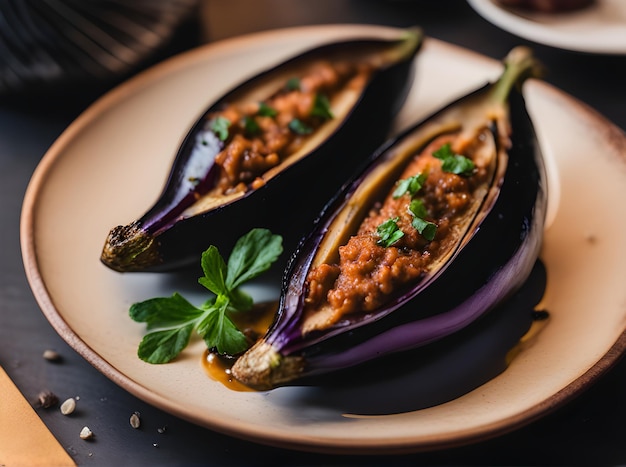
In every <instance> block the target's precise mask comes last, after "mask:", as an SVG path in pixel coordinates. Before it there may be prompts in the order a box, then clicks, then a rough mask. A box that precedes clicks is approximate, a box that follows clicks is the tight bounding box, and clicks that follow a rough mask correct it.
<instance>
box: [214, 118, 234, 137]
mask: <svg viewBox="0 0 626 467" xmlns="http://www.w3.org/2000/svg"><path fill="white" fill-rule="evenodd" d="M229 127H230V120H228V119H227V118H226V117H217V118H215V119H214V120H213V121H212V122H211V125H210V127H209V128H210V129H211V131H212V132H213V133H215V134H216V135H217V137H218V138H219V139H220V140H222V141H226V139H227V138H228V128H229Z"/></svg>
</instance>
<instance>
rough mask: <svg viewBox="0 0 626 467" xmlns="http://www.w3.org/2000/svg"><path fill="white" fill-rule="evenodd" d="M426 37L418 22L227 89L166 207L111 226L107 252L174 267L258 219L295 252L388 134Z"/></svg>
mask: <svg viewBox="0 0 626 467" xmlns="http://www.w3.org/2000/svg"><path fill="white" fill-rule="evenodd" d="M421 44H422V33H421V30H419V29H418V28H410V29H406V30H401V31H398V34H397V37H393V38H384V39H379V38H363V39H354V40H349V41H345V42H334V43H329V44H325V45H322V46H319V47H316V48H314V49H311V50H308V51H306V52H304V53H302V54H299V55H298V56H295V57H293V58H291V59H288V60H286V61H284V62H282V63H280V64H279V65H277V66H273V67H271V68H269V69H267V70H265V71H263V72H261V73H259V74H258V75H256V76H254V77H253V78H250V79H249V80H247V81H245V82H244V83H242V84H240V85H238V86H236V87H235V88H233V89H232V90H231V91H229V92H227V93H226V94H225V95H223V96H222V97H221V98H219V99H218V100H217V101H215V102H214V103H213V104H211V106H210V107H209V108H208V109H207V111H206V112H204V113H203V115H202V116H201V117H200V118H199V119H198V120H197V121H196V123H195V124H194V125H193V126H192V128H191V129H190V131H189V132H188V134H187V135H186V137H185V139H184V140H183V142H182V144H181V146H180V148H179V150H178V152H177V154H176V157H175V159H174V162H173V165H172V169H171V171H170V174H169V177H168V180H167V182H166V184H165V187H164V189H163V191H162V193H161V195H160V196H159V197H158V199H157V200H156V202H155V203H154V205H153V206H152V207H151V208H149V209H148V210H147V212H146V213H145V214H143V215H142V216H141V217H140V218H139V219H137V220H135V221H132V222H130V223H129V224H126V225H120V226H117V227H114V228H113V229H111V231H110V233H109V235H108V237H107V238H106V240H105V245H104V247H103V249H102V253H101V261H102V262H103V263H104V264H105V265H106V266H108V267H109V268H111V269H113V270H116V271H119V272H131V271H161V270H171V269H175V268H178V267H181V266H185V265H187V264H190V263H193V262H196V261H197V259H198V257H199V255H200V254H201V253H202V251H204V250H205V249H206V248H207V247H208V246H209V245H215V246H217V247H218V248H220V249H222V248H223V249H224V250H228V249H230V248H232V246H233V245H234V242H235V240H236V239H237V238H239V237H240V236H241V235H242V234H244V233H245V232H247V231H248V230H250V229H251V228H258V227H265V228H268V229H270V230H272V231H273V232H275V233H277V234H281V235H283V237H284V239H285V242H284V244H285V248H286V249H289V248H290V249H294V248H295V246H296V245H297V244H298V242H299V241H300V239H301V238H302V237H303V236H304V235H306V234H307V233H308V232H309V231H310V230H311V228H312V225H313V222H314V220H315V215H316V214H317V213H318V212H319V211H320V210H321V208H322V207H323V206H324V204H326V203H327V202H328V200H329V199H330V198H331V197H332V195H333V194H334V193H335V192H336V191H337V190H338V189H339V188H340V187H341V186H342V184H343V183H345V181H346V180H347V179H348V178H349V177H350V174H351V173H353V172H354V167H355V166H358V165H361V164H362V163H363V160H364V158H366V157H367V154H370V153H371V151H372V150H373V149H375V148H376V147H377V146H378V145H380V144H381V143H382V142H383V141H384V140H385V139H386V138H387V136H388V131H389V130H390V127H391V124H392V122H393V117H394V115H395V113H396V112H397V111H398V110H399V108H400V106H401V104H402V103H403V101H404V99H405V97H406V95H407V93H408V89H409V86H410V84H411V82H412V76H413V70H414V67H413V58H414V57H415V55H416V54H417V53H418V51H419V49H420V47H421ZM372 115H376V118H374V119H373V118H372ZM287 200H289V203H286V201H287ZM285 204H290V205H293V204H295V205H296V207H297V209H295V210H291V211H290V212H289V213H287V212H286V209H285Z"/></svg>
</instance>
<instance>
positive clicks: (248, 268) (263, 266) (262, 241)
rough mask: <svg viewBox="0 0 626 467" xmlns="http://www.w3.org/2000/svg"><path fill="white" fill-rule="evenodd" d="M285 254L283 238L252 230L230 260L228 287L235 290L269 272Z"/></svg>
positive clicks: (240, 240)
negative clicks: (273, 264) (275, 262)
mask: <svg viewBox="0 0 626 467" xmlns="http://www.w3.org/2000/svg"><path fill="white" fill-rule="evenodd" d="M282 252H283V245H282V238H281V236H280V235H273V234H272V233H271V232H270V231H269V230H267V229H252V230H251V231H250V232H248V233H247V234H246V235H244V236H243V237H241V238H240V239H239V240H238V241H237V243H236V244H235V247H234V248H233V252H232V253H231V254H230V258H228V275H227V276H226V286H227V287H228V289H230V290H233V289H235V288H236V287H239V286H240V285H241V284H242V283H243V282H247V281H249V280H251V279H254V278H255V277H257V276H259V275H260V274H262V273H263V272H265V271H267V270H268V269H269V268H270V266H271V265H272V263H274V261H276V260H277V259H278V257H279V256H280V255H281V253H282Z"/></svg>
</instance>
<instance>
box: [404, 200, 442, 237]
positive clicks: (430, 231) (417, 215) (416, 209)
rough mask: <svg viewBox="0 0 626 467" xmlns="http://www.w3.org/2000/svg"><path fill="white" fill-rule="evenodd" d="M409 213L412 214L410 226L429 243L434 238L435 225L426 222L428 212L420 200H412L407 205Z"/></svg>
mask: <svg viewBox="0 0 626 467" xmlns="http://www.w3.org/2000/svg"><path fill="white" fill-rule="evenodd" d="M409 211H410V212H411V214H413V216H414V217H413V221H412V222H411V225H412V226H413V227H414V228H415V230H417V231H418V232H419V233H420V234H421V235H422V236H423V237H424V238H425V239H426V240H428V241H431V240H432V239H433V238H435V234H436V233H437V224H435V223H433V222H430V221H427V220H426V217H427V216H428V212H427V211H426V207H425V206H424V203H423V202H422V200H421V199H413V200H411V203H410V204H409Z"/></svg>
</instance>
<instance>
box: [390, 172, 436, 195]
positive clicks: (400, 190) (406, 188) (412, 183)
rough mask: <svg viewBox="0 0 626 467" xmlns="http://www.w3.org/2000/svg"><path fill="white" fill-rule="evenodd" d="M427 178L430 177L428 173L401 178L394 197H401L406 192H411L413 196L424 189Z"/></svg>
mask: <svg viewBox="0 0 626 467" xmlns="http://www.w3.org/2000/svg"><path fill="white" fill-rule="evenodd" d="M426 178H428V176H427V175H426V174H421V173H420V174H417V175H413V176H412V177H409V178H405V179H402V180H400V181H399V182H398V184H397V185H396V189H395V190H394V191H393V195H392V196H393V197H394V198H400V197H401V196H402V195H404V194H405V193H409V194H410V195H411V197H413V196H415V194H416V193H417V192H418V191H420V190H421V189H422V186H424V182H425V181H426Z"/></svg>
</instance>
